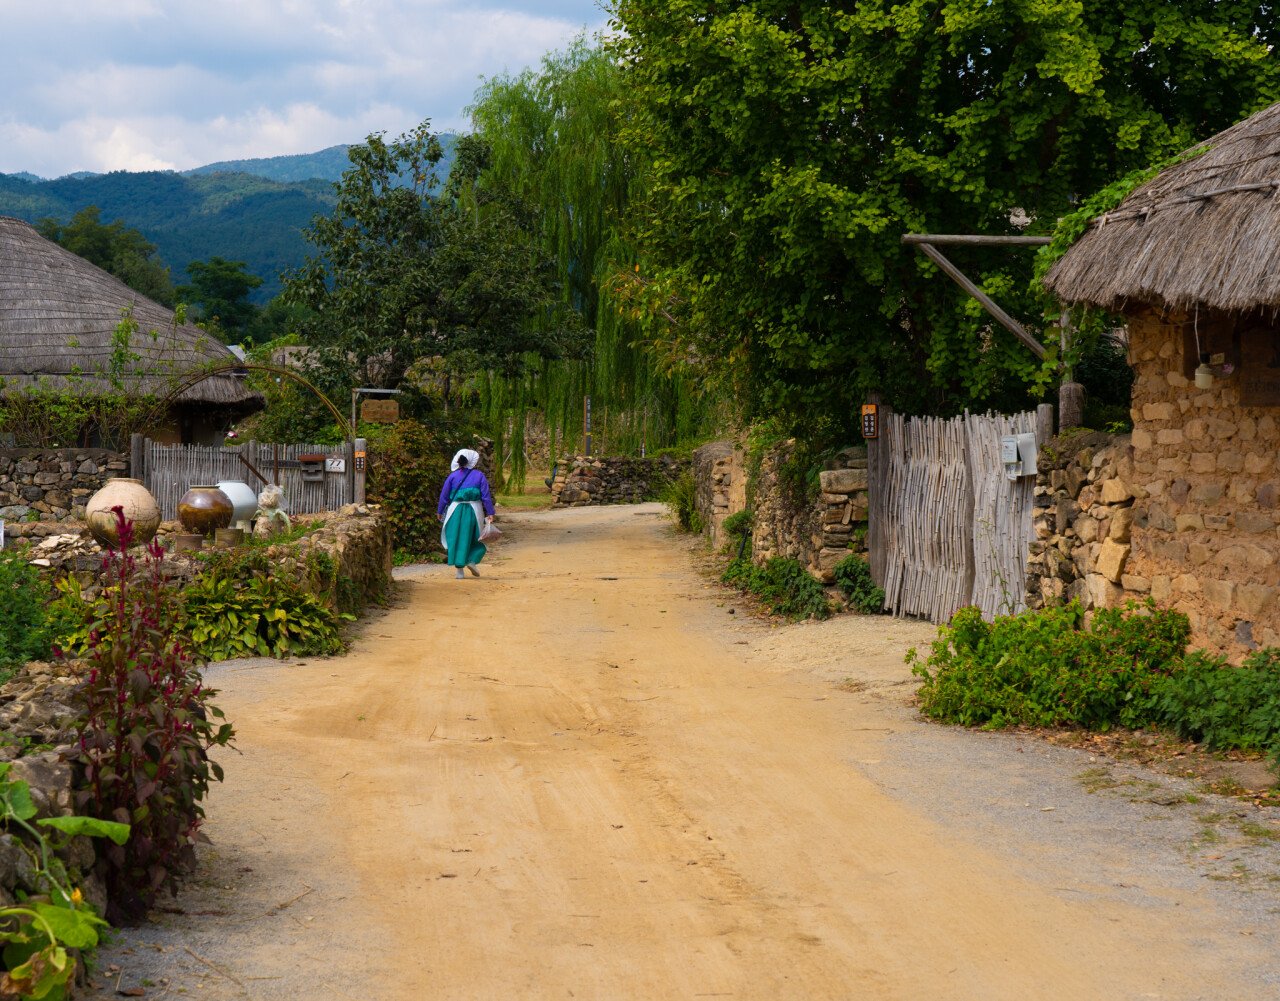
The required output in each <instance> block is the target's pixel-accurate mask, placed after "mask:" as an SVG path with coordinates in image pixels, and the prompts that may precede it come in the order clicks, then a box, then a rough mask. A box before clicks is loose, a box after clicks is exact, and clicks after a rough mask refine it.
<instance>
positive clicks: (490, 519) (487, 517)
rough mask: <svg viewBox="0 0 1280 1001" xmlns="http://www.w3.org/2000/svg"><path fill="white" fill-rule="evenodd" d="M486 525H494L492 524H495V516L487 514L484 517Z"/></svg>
mask: <svg viewBox="0 0 1280 1001" xmlns="http://www.w3.org/2000/svg"><path fill="white" fill-rule="evenodd" d="M484 523H485V524H486V525H492V524H493V515H491V514H486V515H485V516H484Z"/></svg>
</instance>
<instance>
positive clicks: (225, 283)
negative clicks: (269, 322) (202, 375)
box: [178, 256, 262, 342]
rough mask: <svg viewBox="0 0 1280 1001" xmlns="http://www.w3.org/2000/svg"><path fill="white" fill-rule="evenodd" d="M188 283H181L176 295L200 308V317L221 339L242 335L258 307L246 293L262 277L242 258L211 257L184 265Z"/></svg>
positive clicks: (234, 338)
mask: <svg viewBox="0 0 1280 1001" xmlns="http://www.w3.org/2000/svg"><path fill="white" fill-rule="evenodd" d="M187 274H188V275H190V276H191V283H190V284H189V285H183V286H182V287H181V288H180V289H179V290H178V292H179V294H180V295H181V296H182V297H183V298H184V299H185V300H186V301H187V303H188V304H190V305H193V306H195V307H196V308H197V309H198V310H199V314H200V316H199V318H200V320H201V321H203V322H204V323H205V324H206V325H208V327H209V329H210V330H212V331H213V332H214V333H216V334H217V335H218V336H219V337H220V338H221V339H222V340H224V341H228V342H230V341H236V340H241V339H243V338H244V336H245V334H246V332H247V331H248V330H249V328H250V326H251V325H252V324H253V321H254V320H255V319H256V318H257V316H258V313H259V312H260V310H259V309H258V307H257V306H255V305H254V304H253V303H251V302H250V301H249V294H250V293H251V292H252V291H253V290H254V289H256V288H257V287H258V286H259V285H261V284H262V279H261V278H259V277H258V276H257V275H253V274H250V273H249V267H248V265H247V264H245V262H244V261H228V260H227V259H226V258H225V257H218V256H214V257H210V258H209V260H207V261H192V262H191V263H190V264H188V265H187Z"/></svg>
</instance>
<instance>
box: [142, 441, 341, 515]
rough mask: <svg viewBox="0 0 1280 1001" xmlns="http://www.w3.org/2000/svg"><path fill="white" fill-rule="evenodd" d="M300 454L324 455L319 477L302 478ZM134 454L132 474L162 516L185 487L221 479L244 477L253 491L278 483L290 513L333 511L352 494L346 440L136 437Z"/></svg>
mask: <svg viewBox="0 0 1280 1001" xmlns="http://www.w3.org/2000/svg"><path fill="white" fill-rule="evenodd" d="M303 455H324V456H325V458H326V462H325V467H326V471H325V473H324V476H323V478H322V479H320V480H319V481H312V480H310V479H304V478H303V464H302V461H301V459H300V456H303ZM133 459H134V462H133V465H134V473H133V475H134V476H136V477H138V478H139V479H141V480H142V481H143V482H144V483H145V484H146V486H147V489H148V490H150V491H151V493H152V495H153V496H154V497H155V499H156V502H157V503H158V504H159V505H160V512H161V515H162V516H163V517H164V518H166V519H170V518H176V517H177V516H178V500H179V499H180V498H181V497H182V495H183V494H184V493H186V492H187V489H188V488H189V487H191V486H193V485H196V484H205V483H217V482H218V481H219V480H243V481H244V482H245V483H247V484H249V486H251V487H252V488H253V489H254V490H255V491H259V490H261V489H262V488H263V486H265V485H266V483H275V484H278V485H279V486H280V487H281V488H282V489H283V490H284V501H285V508H286V510H288V511H289V513H290V514H313V513H315V512H317V511H333V510H336V509H337V508H340V507H342V505H344V504H350V503H351V502H352V498H353V496H354V491H353V476H352V472H353V462H352V454H351V446H350V445H349V444H344V445H336V446H335V445H263V444H259V443H258V442H252V441H251V442H246V443H245V444H244V445H239V446H236V447H234V448H224V447H221V446H217V445H214V446H206V445H162V444H160V443H159V442H155V441H151V440H149V439H143V440H142V441H141V442H135V443H134V456H133ZM245 460H248V461H247V462H246V461H245ZM139 463H141V466H142V470H141V473H139V472H138V464H139ZM250 464H252V468H250ZM255 470H256V472H255ZM264 481H265V482H264Z"/></svg>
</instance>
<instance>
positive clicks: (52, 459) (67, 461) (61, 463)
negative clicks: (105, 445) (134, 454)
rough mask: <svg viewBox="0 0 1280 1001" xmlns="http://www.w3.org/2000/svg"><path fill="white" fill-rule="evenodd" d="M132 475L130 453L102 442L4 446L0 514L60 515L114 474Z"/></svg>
mask: <svg viewBox="0 0 1280 1001" xmlns="http://www.w3.org/2000/svg"><path fill="white" fill-rule="evenodd" d="M128 475H129V457H128V456H127V455H122V454H120V453H119V452H109V451H107V450H105V449H101V448H50V449H40V448H8V449H0V519H4V521H5V522H6V523H10V522H20V521H23V520H24V519H27V518H32V517H33V516H34V517H35V518H38V519H40V520H42V521H61V520H63V519H65V518H73V517H81V516H83V514H84V505H85V502H86V501H88V499H89V498H90V497H92V496H93V495H94V494H95V493H97V492H98V490H99V489H101V487H102V485H103V484H104V483H106V481H107V480H108V479H109V478H110V477H112V476H128Z"/></svg>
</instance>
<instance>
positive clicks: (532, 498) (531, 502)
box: [497, 492, 551, 511]
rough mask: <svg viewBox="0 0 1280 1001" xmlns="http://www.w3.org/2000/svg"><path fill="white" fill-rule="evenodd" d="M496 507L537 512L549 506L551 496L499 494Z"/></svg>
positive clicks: (543, 494) (542, 494) (545, 494)
mask: <svg viewBox="0 0 1280 1001" xmlns="http://www.w3.org/2000/svg"><path fill="white" fill-rule="evenodd" d="M497 500H498V507H505V508H515V509H518V510H520V511H537V510H540V509H541V508H547V507H550V506H551V494H549V493H545V492H544V493H536V494H533V493H530V494H499V495H498V498H497Z"/></svg>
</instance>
